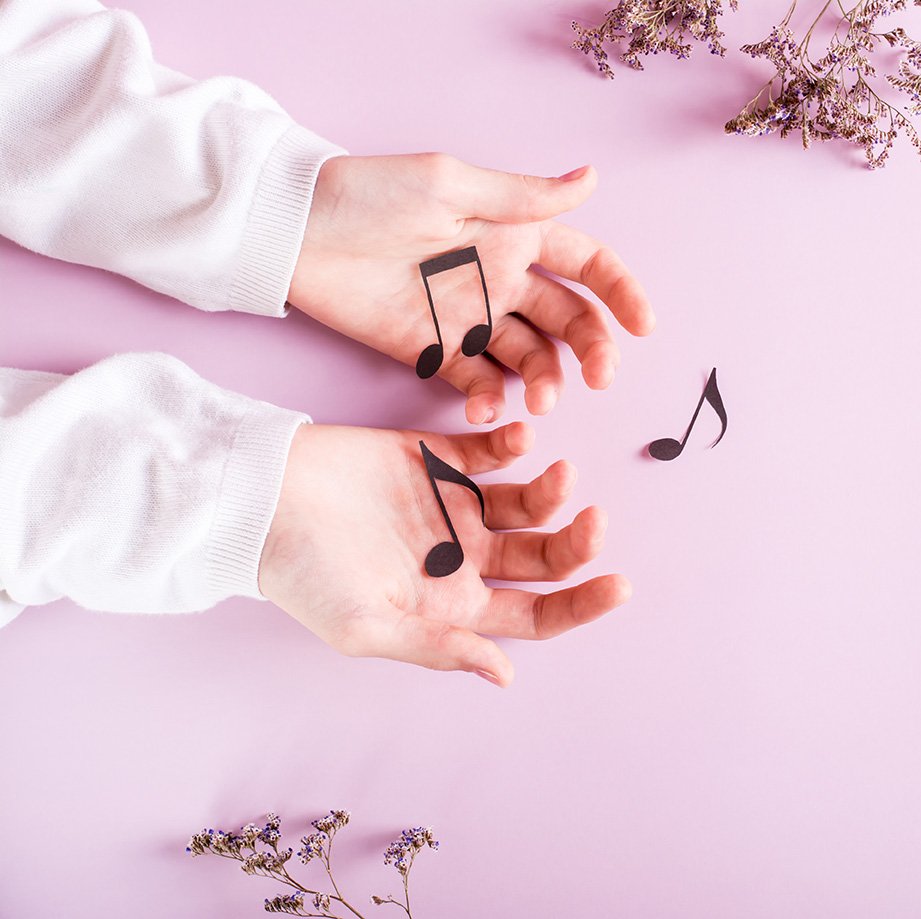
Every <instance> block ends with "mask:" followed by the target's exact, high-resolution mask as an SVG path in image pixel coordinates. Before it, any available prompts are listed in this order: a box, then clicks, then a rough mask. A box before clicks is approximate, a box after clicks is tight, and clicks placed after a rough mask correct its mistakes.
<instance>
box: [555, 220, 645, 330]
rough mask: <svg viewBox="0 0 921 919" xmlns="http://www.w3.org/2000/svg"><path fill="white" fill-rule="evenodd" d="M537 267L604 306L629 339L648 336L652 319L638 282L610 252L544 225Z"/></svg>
mask: <svg viewBox="0 0 921 919" xmlns="http://www.w3.org/2000/svg"><path fill="white" fill-rule="evenodd" d="M541 237H542V238H541V246H540V253H539V255H538V264H540V265H542V266H543V267H544V268H546V269H548V270H549V271H552V272H553V273H554V274H558V275H559V276H560V277H561V278H567V279H568V280H570V281H575V282H577V283H578V284H584V285H585V286H586V287H587V288H588V289H589V290H591V292H592V293H593V294H595V296H597V297H598V298H599V299H600V300H602V301H603V302H604V304H605V305H606V306H607V307H608V309H609V310H610V311H611V312H612V313H613V314H614V315H615V316H616V317H617V321H618V322H619V323H620V324H621V325H622V326H623V327H624V328H625V329H626V330H627V331H628V332H630V333H631V334H632V335H648V334H649V333H650V332H651V331H652V330H653V329H654V328H655V327H656V317H655V314H654V313H653V311H652V306H651V304H650V303H649V299H648V298H647V296H646V292H645V291H644V290H643V288H642V286H641V285H640V282H639V281H637V279H636V278H635V277H633V275H632V274H630V272H629V271H628V270H627V266H626V265H625V264H624V263H623V261H622V260H621V258H620V257H619V256H618V255H617V254H616V253H615V252H614V250H613V249H611V248H609V247H608V246H606V245H604V243H601V242H599V241H598V240H597V239H593V238H592V237H591V236H589V235H588V234H587V233H583V232H582V231H581V230H576V229H574V228H573V227H567V226H564V225H563V224H561V223H555V222H553V221H548V222H547V223H545V224H543V225H542V227H541Z"/></svg>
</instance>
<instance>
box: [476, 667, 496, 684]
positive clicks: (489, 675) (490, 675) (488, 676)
mask: <svg viewBox="0 0 921 919" xmlns="http://www.w3.org/2000/svg"><path fill="white" fill-rule="evenodd" d="M473 672H474V673H475V674H476V675H477V676H481V677H483V679H484V680H489V682H490V683H493V684H495V685H496V686H501V685H502V684H501V683H500V682H499V678H498V677H497V676H496V675H495V674H494V673H490V672H489V671H488V670H474V671H473Z"/></svg>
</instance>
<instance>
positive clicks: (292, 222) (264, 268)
mask: <svg viewBox="0 0 921 919" xmlns="http://www.w3.org/2000/svg"><path fill="white" fill-rule="evenodd" d="M344 155H346V151H345V150H343V149H342V148H341V147H337V146H336V145H335V144H331V143H329V141H326V140H324V139H323V138H321V137H319V136H317V135H316V134H314V133H312V132H311V131H308V130H307V129H306V128H302V127H301V126H300V125H297V124H294V125H292V126H291V127H290V128H289V129H288V130H287V131H286V132H285V133H284V134H282V136H281V137H280V138H279V140H278V142H277V143H276V144H275V146H274V147H273V148H272V151H271V153H270V154H269V157H268V159H267V160H266V162H265V165H264V167H263V169H262V173H261V175H260V176H259V181H258V184H257V186H256V193H255V195H254V198H253V203H252V207H251V208H250V212H249V216H248V219H247V224H246V230H245V232H244V235H243V243H242V251H241V253H240V263H239V266H238V268H237V271H236V275H235V277H234V279H233V283H232V285H231V288H230V303H229V307H230V309H232V310H236V311H238V312H243V313H257V314H259V315H262V316H286V315H287V313H288V306H287V299H288V289H289V288H290V286H291V278H292V276H293V275H294V268H295V266H296V264H297V258H298V255H299V254H300V251H301V244H302V243H303V241H304V233H305V231H306V229H307V217H308V213H309V211H310V204H311V202H312V200H313V190H314V186H315V185H316V182H317V176H318V175H319V172H320V167H321V166H322V165H323V164H324V163H325V162H326V161H327V160H328V159H330V158H331V157H334V156H344Z"/></svg>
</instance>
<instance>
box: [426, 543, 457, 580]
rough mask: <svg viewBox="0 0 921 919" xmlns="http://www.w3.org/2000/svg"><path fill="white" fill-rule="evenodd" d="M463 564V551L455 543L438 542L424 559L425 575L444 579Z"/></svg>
mask: <svg viewBox="0 0 921 919" xmlns="http://www.w3.org/2000/svg"><path fill="white" fill-rule="evenodd" d="M463 564H464V550H463V549H462V548H461V547H460V546H459V545H458V544H457V543H456V542H440V543H438V545H437V546H435V548H434V549H432V550H431V551H430V552H429V554H428V555H426V557H425V573H426V574H427V575H428V576H429V577H431V578H446V577H447V576H448V575H449V574H454V572H455V571H457V569H458V568H460V566H461V565H463Z"/></svg>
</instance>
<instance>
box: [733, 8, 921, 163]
mask: <svg viewBox="0 0 921 919" xmlns="http://www.w3.org/2000/svg"><path fill="white" fill-rule="evenodd" d="M832 2H833V0H828V2H826V3H825V5H824V6H823V7H822V9H821V12H820V13H819V15H818V16H817V17H816V18H815V20H813V22H812V25H810V27H809V29H808V30H807V32H806V34H805V36H804V37H803V39H802V41H797V40H796V38H795V36H794V34H793V32H792V31H791V30H790V27H789V23H790V20H791V18H792V16H793V13H794V11H795V9H796V0H794V2H793V5H792V6H791V7H790V10H789V12H788V13H787V15H786V17H785V18H784V19H783V21H782V22H781V23H780V24H779V25H776V26H774V28H773V29H772V30H771V34H770V35H769V36H768V37H767V38H766V39H764V40H763V41H760V42H758V43H757V44H753V45H744V46H743V47H742V50H743V51H744V52H746V53H747V54H750V55H751V56H752V57H755V58H764V59H765V60H767V61H770V63H771V64H772V65H773V66H774V68H775V73H774V76H773V77H771V79H770V80H768V82H767V83H765V85H764V86H763V87H762V88H761V90H760V91H759V92H758V94H757V95H756V96H755V97H754V99H752V100H751V101H750V102H749V103H748V104H747V105H746V106H745V107H744V108H743V109H742V111H741V112H740V113H739V114H738V115H737V116H736V117H735V118H733V119H732V120H731V121H729V122H728V123H727V124H726V132H727V133H729V134H744V135H749V136H758V135H764V134H772V133H773V132H775V131H778V130H779V131H780V134H781V137H786V136H787V135H788V134H790V133H791V132H794V131H795V132H798V133H799V134H800V135H801V137H802V141H803V146H804V147H806V148H808V147H809V146H810V145H811V144H812V141H813V140H835V139H841V140H846V141H849V142H851V143H854V144H857V145H858V146H860V147H862V148H863V150H864V153H865V155H866V157H867V164H868V165H869V166H870V168H871V169H875V168H877V167H879V166H882V165H883V164H884V163H885V162H886V160H887V159H888V157H889V152H890V150H891V149H892V145H893V143H894V142H895V139H896V138H897V137H898V136H899V134H900V133H901V132H904V133H905V134H906V135H907V137H908V138H909V140H911V142H912V144H913V145H914V146H915V148H916V149H917V150H918V152H919V153H921V138H919V136H918V131H917V129H916V128H915V126H914V125H913V124H912V122H911V119H910V118H909V116H908V115H907V114H906V113H905V112H903V111H901V110H900V109H898V108H897V107H895V106H894V105H892V104H890V103H889V102H887V101H886V100H885V99H883V98H881V97H880V96H879V95H878V94H877V92H876V91H875V90H874V88H873V86H872V85H871V82H870V81H871V80H872V79H873V77H874V76H875V75H876V70H875V68H874V67H873V65H872V64H871V63H870V58H869V56H870V55H871V54H872V53H873V51H874V49H875V47H876V45H877V43H878V42H879V41H880V40H885V41H886V42H887V43H888V44H889V45H890V46H892V47H902V48H905V49H906V50H907V51H908V54H907V57H906V59H905V60H904V61H903V62H902V65H901V66H900V68H899V76H898V77H895V76H890V77H888V80H889V82H890V83H891V84H892V85H893V86H895V87H896V88H897V89H900V90H902V91H905V92H907V93H909V94H910V95H911V96H912V102H913V104H912V106H911V111H913V112H916V113H917V112H921V106H919V102H921V74H917V73H915V72H913V70H912V69H911V68H912V67H914V68H916V69H917V68H918V67H919V65H921V45H919V44H918V43H917V42H915V41H913V40H912V39H910V38H909V37H908V35H907V34H906V33H905V30H904V29H900V28H899V29H891V30H889V31H887V32H877V31H875V29H876V26H877V22H878V20H879V19H880V18H881V17H884V16H888V15H889V14H891V13H893V12H896V11H897V10H902V9H904V8H905V7H906V5H907V0H860V2H859V3H857V4H856V5H855V6H853V7H852V8H851V9H849V10H848V9H846V8H845V7H844V6H843V5H842V3H841V0H835V2H836V5H837V7H838V8H839V9H840V12H841V17H840V19H839V21H838V23H837V25H836V27H835V31H834V33H833V35H832V37H831V40H830V41H829V44H828V47H827V49H826V50H825V53H824V55H823V56H822V57H821V58H819V59H818V60H814V59H813V58H812V57H811V56H810V54H809V42H810V39H811V38H812V35H813V32H814V30H815V28H816V26H817V25H818V23H819V22H820V21H821V20H822V18H823V17H824V16H825V15H826V13H827V12H828V10H829V8H830V7H831V6H832ZM913 2H914V5H915V6H921V0H913Z"/></svg>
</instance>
